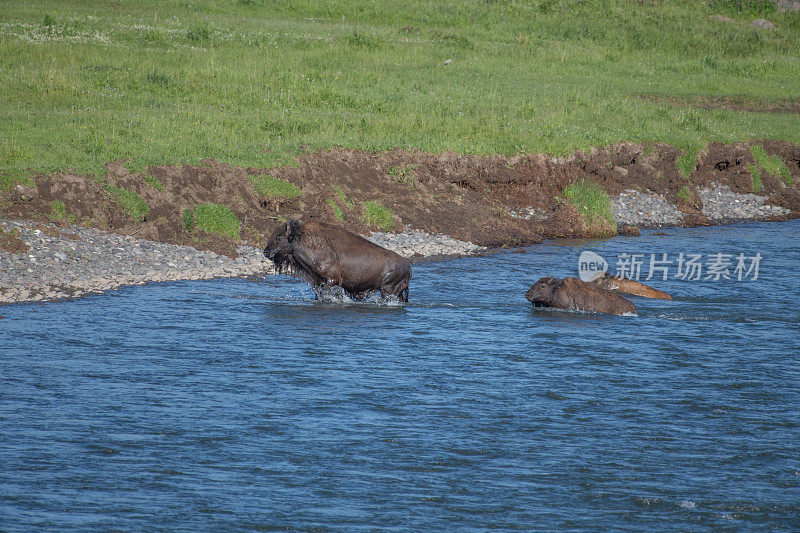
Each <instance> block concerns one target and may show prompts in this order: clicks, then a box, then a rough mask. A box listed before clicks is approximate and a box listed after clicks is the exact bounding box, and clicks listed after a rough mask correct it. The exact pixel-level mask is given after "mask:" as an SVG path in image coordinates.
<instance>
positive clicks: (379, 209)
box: [361, 200, 394, 231]
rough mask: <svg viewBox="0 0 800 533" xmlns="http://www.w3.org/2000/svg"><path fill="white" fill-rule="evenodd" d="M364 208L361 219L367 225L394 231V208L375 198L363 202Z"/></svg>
mask: <svg viewBox="0 0 800 533" xmlns="http://www.w3.org/2000/svg"><path fill="white" fill-rule="evenodd" d="M361 207H362V208H363V210H364V213H363V216H362V217H361V221H362V222H363V223H364V225H365V226H368V227H377V228H380V230H381V231H392V228H393V227H394V217H393V215H392V210H391V209H389V208H388V207H386V206H384V205H382V204H380V203H378V202H375V201H373V200H370V201H367V202H362V203H361Z"/></svg>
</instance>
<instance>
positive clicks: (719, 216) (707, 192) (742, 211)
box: [697, 183, 789, 222]
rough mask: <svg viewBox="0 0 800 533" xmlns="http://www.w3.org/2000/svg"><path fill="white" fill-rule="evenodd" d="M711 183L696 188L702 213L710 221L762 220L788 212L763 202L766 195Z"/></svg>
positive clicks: (765, 199)
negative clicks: (708, 185)
mask: <svg viewBox="0 0 800 533" xmlns="http://www.w3.org/2000/svg"><path fill="white" fill-rule="evenodd" d="M711 185H712V186H711V187H700V188H698V189H697V193H698V194H699V195H700V199H701V200H702V201H703V214H704V215H705V216H707V217H708V219H709V220H711V221H712V222H718V221H725V220H763V219H766V218H770V217H773V216H776V215H785V214H787V213H789V210H788V209H786V208H783V207H779V206H774V205H767V204H765V202H766V201H767V197H766V196H759V195H757V194H752V193H747V194H741V193H735V192H733V191H732V190H731V188H730V187H729V186H727V185H720V184H719V183H712V184H711Z"/></svg>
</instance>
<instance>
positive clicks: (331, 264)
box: [264, 220, 411, 302]
mask: <svg viewBox="0 0 800 533" xmlns="http://www.w3.org/2000/svg"><path fill="white" fill-rule="evenodd" d="M264 255H266V256H267V258H268V259H269V260H270V261H272V262H274V263H275V268H276V269H277V270H278V272H289V273H291V274H295V275H301V276H303V277H304V278H305V279H306V280H307V281H308V282H309V283H311V285H312V286H313V287H314V292H315V293H317V295H319V294H320V291H322V290H325V289H327V288H330V287H333V286H339V287H341V288H342V289H344V290H345V292H346V293H347V294H348V295H350V296H352V297H353V298H355V299H361V298H363V297H365V296H366V295H367V294H369V293H370V292H373V291H380V293H381V297H384V298H385V297H386V296H388V295H390V294H394V295H395V296H397V297H398V298H400V300H401V301H403V302H407V301H408V285H409V282H410V281H411V263H410V262H409V261H408V259H405V258H404V257H401V256H399V255H397V254H396V253H394V252H392V251H391V250H387V249H385V248H381V247H380V246H378V245H377V244H374V243H372V242H370V241H368V240H367V239H364V238H363V237H360V236H358V235H355V234H354V233H350V232H349V231H345V230H343V229H339V228H337V227H335V226H331V225H330V224H325V223H323V222H318V221H315V220H310V221H302V220H289V221H288V222H286V223H285V224H281V225H280V226H278V227H277V228H276V229H275V231H273V232H272V235H271V236H270V238H269V242H268V243H267V247H266V248H264Z"/></svg>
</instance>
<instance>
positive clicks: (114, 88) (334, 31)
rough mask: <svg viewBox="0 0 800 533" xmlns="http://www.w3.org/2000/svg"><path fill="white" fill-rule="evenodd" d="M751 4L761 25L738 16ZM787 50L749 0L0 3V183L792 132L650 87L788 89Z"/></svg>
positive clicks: (773, 94) (797, 22)
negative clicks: (310, 154)
mask: <svg viewBox="0 0 800 533" xmlns="http://www.w3.org/2000/svg"><path fill="white" fill-rule="evenodd" d="M762 12H763V13H766V15H763V16H768V17H769V19H770V20H771V21H772V22H773V23H775V25H776V27H777V29H776V30H775V31H763V30H758V29H755V28H751V27H750V26H749V21H750V20H752V18H753V16H754V15H753V13H762ZM715 13H723V14H726V15H728V16H731V17H732V18H734V19H735V21H734V22H729V23H724V22H719V21H714V20H710V19H709V16H710V15H711V14H715ZM798 49H800V13H794V12H778V11H775V10H774V9H770V8H769V6H768V5H767V4H765V3H763V2H761V3H754V2H752V1H748V2H743V1H733V0H732V1H729V2H720V1H710V2H698V1H690V0H675V1H671V2H638V1H636V0H581V1H575V2H568V1H565V0H538V1H531V2H505V1H503V2H499V1H498V2H486V1H484V0H464V1H463V2H455V3H453V2H451V3H447V4H445V3H443V2H441V1H430V0H420V1H419V2H415V3H411V2H409V3H396V2H392V3H385V2H369V3H366V2H359V1H356V0H326V1H322V0H304V1H302V2H297V1H290V0H275V1H270V2H262V1H260V0H240V1H234V0H196V1H192V2H186V1H183V0H166V1H161V0H141V1H138V2H134V3H126V4H125V9H124V10H123V9H120V8H119V3H118V2H105V1H99V0H97V1H78V0H42V1H39V2H36V3H30V2H27V3H26V2H10V3H8V5H6V6H5V9H4V12H3V22H2V24H0V81H1V82H2V84H3V98H2V99H0V132H2V142H0V182H2V184H3V185H4V186H8V184H9V183H11V182H13V181H16V180H20V179H23V178H24V177H25V176H29V175H31V174H32V173H36V172H53V171H56V170H62V169H66V168H71V169H74V170H75V171H76V172H77V173H92V174H96V175H98V176H100V175H102V174H103V173H104V172H105V171H104V168H103V165H104V164H105V163H106V162H108V161H111V160H126V161H127V160H130V161H131V164H132V165H133V167H135V168H145V167H146V166H148V165H158V164H166V163H187V164H191V163H197V162H199V161H200V160H201V159H203V158H207V157H211V158H215V159H217V160H218V161H220V162H223V163H227V164H232V165H242V166H252V167H270V166H274V165H277V164H285V163H288V162H291V161H293V158H294V156H295V155H297V154H301V153H303V152H304V151H308V150H311V151H315V150H319V149H325V148H331V147H337V146H344V147H351V148H356V149H363V150H369V151H382V150H391V149H393V148H395V147H399V148H405V149H411V150H414V149H419V150H423V151H427V152H441V151H444V150H454V151H456V152H458V153H462V154H464V153H475V154H515V153H519V152H533V153H549V154H553V155H563V154H568V153H571V152H573V151H575V150H585V149H588V148H589V147H591V146H606V145H609V144H611V143H614V142H618V141H632V142H645V143H652V142H666V143H669V144H672V145H673V146H677V147H685V146H694V145H701V146H704V145H706V144H707V143H708V142H711V141H719V142H734V141H742V140H745V141H749V140H751V139H753V138H768V139H779V140H787V141H792V142H800V116H798V115H797V114H791V113H785V114H769V113H744V112H737V111H732V110H724V109H710V110H705V109H695V108H692V107H687V105H682V104H678V105H674V104H670V103H669V102H668V101H665V99H667V100H668V99H669V98H674V99H677V101H685V100H691V99H693V98H694V97H695V96H698V95H699V96H709V97H730V98H745V99H757V100H759V101H760V102H767V103H769V102H777V101H785V100H787V99H790V100H794V101H797V100H798V99H800V84H798V83H797V82H796V80H797V79H800V61H798V59H797V50H798ZM447 60H451V61H450V63H449V64H446V63H445V61H447ZM653 79H657V80H658V82H657V83H655V82H653V81H652V80H653ZM644 94H649V95H654V96H657V97H659V98H660V100H658V99H656V100H644V99H643V98H642V97H641V96H642V95H644Z"/></svg>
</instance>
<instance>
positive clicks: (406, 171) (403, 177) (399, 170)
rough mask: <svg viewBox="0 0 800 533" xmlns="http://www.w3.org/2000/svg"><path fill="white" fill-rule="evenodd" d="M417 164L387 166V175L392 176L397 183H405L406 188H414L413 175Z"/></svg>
mask: <svg viewBox="0 0 800 533" xmlns="http://www.w3.org/2000/svg"><path fill="white" fill-rule="evenodd" d="M416 170H417V165H408V166H403V165H393V166H391V167H389V175H390V176H393V177H394V178H395V179H396V180H397V182H398V183H405V184H406V185H408V188H409V189H411V190H412V191H413V190H414V175H415V174H416Z"/></svg>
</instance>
